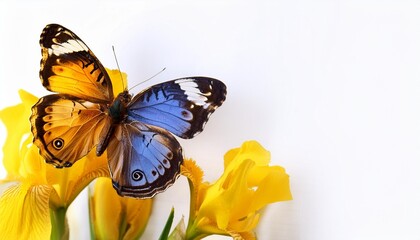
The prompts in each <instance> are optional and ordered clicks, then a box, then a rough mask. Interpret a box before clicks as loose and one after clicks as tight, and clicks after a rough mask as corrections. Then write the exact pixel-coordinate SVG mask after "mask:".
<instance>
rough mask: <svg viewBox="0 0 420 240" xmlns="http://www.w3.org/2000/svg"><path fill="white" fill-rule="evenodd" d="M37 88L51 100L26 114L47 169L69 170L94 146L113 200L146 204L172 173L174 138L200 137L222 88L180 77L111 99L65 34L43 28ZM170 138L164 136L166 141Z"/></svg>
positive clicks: (176, 167)
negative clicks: (116, 196)
mask: <svg viewBox="0 0 420 240" xmlns="http://www.w3.org/2000/svg"><path fill="white" fill-rule="evenodd" d="M40 46H41V54H42V59H41V64H40V72H39V75H40V79H41V82H42V85H43V86H44V87H45V88H46V89H47V90H49V91H51V92H54V94H51V95H47V96H44V97H42V98H40V99H39V101H38V102H37V103H36V104H35V105H34V106H33V107H32V115H31V117H30V122H31V131H32V134H33V136H34V144H35V145H36V146H37V147H38V148H39V152H40V154H41V156H42V157H43V158H44V159H45V161H46V162H47V163H50V164H53V165H54V166H55V167H57V168H62V167H71V166H72V165H73V164H74V163H75V162H76V161H78V160H79V159H80V158H82V157H83V156H85V155H87V154H88V153H89V152H90V151H91V150H92V149H93V148H95V147H96V155H97V156H100V155H102V154H103V153H104V152H105V150H107V158H108V166H109V171H110V175H111V178H112V182H113V186H114V188H115V189H116V191H117V192H118V194H120V195H121V196H130V197H135V198H151V197H153V196H155V195H156V194H157V193H160V192H163V191H165V190H166V189H167V188H168V187H169V186H171V185H172V184H173V183H174V182H175V180H176V179H177V177H178V176H179V173H180V165H181V164H182V162H183V154H182V148H181V146H180V144H179V142H178V141H177V139H176V138H175V137H174V136H173V135H172V134H174V135H176V136H178V137H180V138H184V139H189V138H192V137H194V136H195V135H196V134H198V133H200V132H201V131H202V130H203V128H204V125H205V124H206V122H207V120H208V118H209V116H210V115H211V114H212V113H213V112H214V111H215V109H216V108H218V107H219V106H221V105H222V103H223V102H224V100H225V98H226V86H225V84H224V83H223V82H221V81H219V80H217V79H214V78H209V77H186V78H179V79H175V80H171V81H167V82H163V83H160V84H157V85H154V86H151V87H149V88H147V89H145V90H143V91H141V92H140V93H138V94H137V95H135V96H134V97H133V96H132V95H130V94H129V92H128V90H124V91H123V92H121V93H119V94H118V95H117V96H116V97H115V96H114V94H113V87H112V83H111V80H110V77H109V75H108V74H107V72H106V70H105V68H104V67H103V65H102V64H101V62H100V61H99V60H98V59H97V58H96V56H95V55H94V54H93V52H92V51H91V50H90V49H89V48H88V46H87V45H86V44H85V43H84V42H83V41H82V40H81V39H80V38H79V37H78V36H77V35H76V34H74V33H73V32H72V31H70V30H69V29H67V28H65V27H63V26H61V25H58V24H49V25H47V26H46V27H45V28H44V29H43V31H42V34H41V37H40ZM171 133H172V134H171Z"/></svg>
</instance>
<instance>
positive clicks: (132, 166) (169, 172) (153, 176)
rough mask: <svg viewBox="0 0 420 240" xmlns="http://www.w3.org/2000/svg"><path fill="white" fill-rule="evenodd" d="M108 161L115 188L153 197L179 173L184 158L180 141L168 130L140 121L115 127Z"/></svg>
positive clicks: (123, 191) (139, 195)
mask: <svg viewBox="0 0 420 240" xmlns="http://www.w3.org/2000/svg"><path fill="white" fill-rule="evenodd" d="M107 154H108V163H109V169H110V172H111V177H112V181H113V185H114V188H115V189H116V190H117V192H118V194H120V195H122V196H131V197H135V198H151V197H153V196H154V195H155V194H157V193H160V192H163V191H165V190H166V189H167V188H168V187H169V186H171V185H172V184H173V183H174V182H175V180H176V178H177V177H178V176H179V172H180V165H181V163H182V161H183V157H182V149H181V146H180V145H179V143H178V141H177V140H176V139H175V137H173V136H172V135H171V134H170V133H169V132H168V131H166V130H164V129H161V128H158V127H154V126H149V125H147V124H143V123H141V122H137V121H128V122H127V123H123V124H119V125H117V126H116V127H115V129H113V137H112V138H111V140H110V142H109V145H108V148H107Z"/></svg>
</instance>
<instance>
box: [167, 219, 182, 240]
mask: <svg viewBox="0 0 420 240" xmlns="http://www.w3.org/2000/svg"><path fill="white" fill-rule="evenodd" d="M185 235H186V234H185V223H184V217H182V218H181V220H180V221H179V223H178V225H176V227H175V229H174V230H173V231H172V233H171V235H169V239H170V240H184V239H185Z"/></svg>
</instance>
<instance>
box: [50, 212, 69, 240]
mask: <svg viewBox="0 0 420 240" xmlns="http://www.w3.org/2000/svg"><path fill="white" fill-rule="evenodd" d="M66 212H67V208H65V207H60V208H57V209H55V210H53V209H51V210H50V217H51V237H50V239H51V240H65V239H69V227H68V225H67V219H66Z"/></svg>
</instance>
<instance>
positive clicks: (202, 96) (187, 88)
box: [175, 78, 211, 108]
mask: <svg viewBox="0 0 420 240" xmlns="http://www.w3.org/2000/svg"><path fill="white" fill-rule="evenodd" d="M175 83H176V84H178V85H179V87H180V88H181V89H182V90H183V91H184V93H185V95H187V99H188V100H190V101H191V102H193V103H194V104H195V105H197V106H203V108H207V107H208V106H209V105H210V104H209V103H208V102H207V100H208V98H207V97H206V96H210V95H211V92H208V93H203V92H201V91H200V89H198V85H197V83H196V82H194V81H193V80H192V79H187V78H185V79H179V80H176V81H175Z"/></svg>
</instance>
